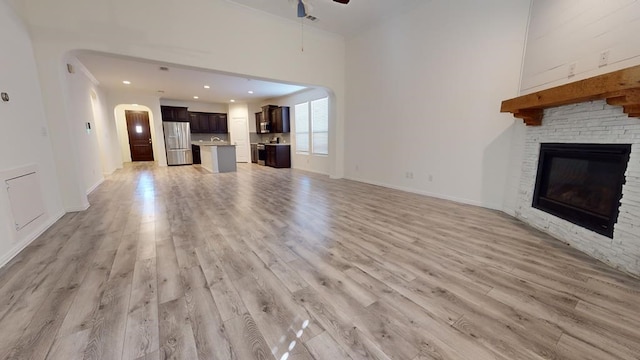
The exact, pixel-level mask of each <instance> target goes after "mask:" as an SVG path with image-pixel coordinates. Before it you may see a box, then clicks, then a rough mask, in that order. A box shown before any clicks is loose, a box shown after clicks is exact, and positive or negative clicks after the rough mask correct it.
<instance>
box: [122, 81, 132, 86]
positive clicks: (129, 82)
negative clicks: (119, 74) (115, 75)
mask: <svg viewBox="0 0 640 360" xmlns="http://www.w3.org/2000/svg"><path fill="white" fill-rule="evenodd" d="M122 83H123V84H125V85H131V81H129V80H124V81H122Z"/></svg>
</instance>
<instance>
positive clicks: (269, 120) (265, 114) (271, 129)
mask: <svg viewBox="0 0 640 360" xmlns="http://www.w3.org/2000/svg"><path fill="white" fill-rule="evenodd" d="M290 131H291V130H290V127H289V107H288V106H275V105H265V106H263V107H262V112H259V113H256V132H257V133H258V134H268V133H288V132H290Z"/></svg>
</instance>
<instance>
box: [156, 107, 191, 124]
mask: <svg viewBox="0 0 640 360" xmlns="http://www.w3.org/2000/svg"><path fill="white" fill-rule="evenodd" d="M160 112H161V113H162V121H184V122H186V121H189V111H187V108H186V107H179V106H160Z"/></svg>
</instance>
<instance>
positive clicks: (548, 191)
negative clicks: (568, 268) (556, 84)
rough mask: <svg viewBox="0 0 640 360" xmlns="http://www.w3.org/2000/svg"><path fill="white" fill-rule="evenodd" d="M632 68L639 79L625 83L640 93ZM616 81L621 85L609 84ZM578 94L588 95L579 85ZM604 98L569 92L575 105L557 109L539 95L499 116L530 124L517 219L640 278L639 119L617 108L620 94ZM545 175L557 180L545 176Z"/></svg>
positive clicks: (629, 109)
mask: <svg viewBox="0 0 640 360" xmlns="http://www.w3.org/2000/svg"><path fill="white" fill-rule="evenodd" d="M631 69H632V70H633V71H634V72H635V75H634V76H635V77H636V79H635V80H630V81H629V83H632V84H635V86H637V87H640V67H636V68H631ZM601 77H602V76H601ZM601 77H600V78H601ZM594 79H597V78H594ZM587 80H590V79H587ZM584 81H586V80H583V81H582V82H584ZM616 82H617V83H618V84H622V85H624V82H622V81H612V82H611V84H615V83H616ZM601 83H602V81H596V82H595V84H596V86H597V85H599V84H601ZM574 84H576V83H574ZM571 85H572V84H569V85H564V87H567V86H571ZM583 87H586V88H588V89H592V88H593V86H582V85H580V86H577V88H583ZM557 89H558V88H554V89H550V91H551V92H554V91H555V92H557V91H558V90H557ZM573 89H574V90H575V89H576V87H573ZM606 91H607V93H604V94H598V95H597V96H595V95H594V94H591V95H588V94H587V95H582V96H581V95H580V94H578V95H576V94H575V91H573V93H574V94H573V95H575V101H573V102H574V103H572V101H570V99H568V98H564V99H561V100H560V101H555V102H554V101H553V100H550V98H549V97H545V96H547V95H548V93H544V92H541V93H536V94H530V95H525V96H524V97H520V98H516V99H512V100H517V102H518V104H517V105H518V106H517V107H513V108H509V106H510V104H509V103H508V102H509V101H511V100H507V101H505V102H503V111H510V112H513V113H514V114H515V115H516V116H517V117H520V118H523V120H524V121H525V123H527V124H528V125H534V126H527V128H526V135H525V145H524V152H523V154H524V155H523V162H522V168H521V176H520V183H519V191H518V198H517V204H516V208H515V214H516V217H517V218H518V219H520V220H522V221H524V222H525V223H527V224H529V225H531V226H533V227H535V228H538V229H540V230H542V231H544V232H547V233H548V234H550V235H552V236H553V237H555V238H557V239H559V240H561V241H563V242H565V243H567V244H569V245H571V246H573V247H575V248H577V249H579V250H581V251H583V252H585V253H587V254H589V255H591V256H593V257H595V258H597V259H600V260H602V261H604V262H606V263H608V264H610V265H612V266H614V267H616V268H619V269H621V270H624V271H627V272H629V273H632V274H635V275H640V119H638V118H637V116H640V113H638V108H637V105H635V104H630V105H629V104H619V103H618V102H619V101H621V100H620V97H618V95H617V94H618V93H617V92H618V91H619V89H608V90H606ZM625 91H626V90H625ZM637 91H638V89H636V88H633V89H632V90H631V92H632V93H630V94H631V95H628V96H627V97H626V98H625V100H624V101H628V102H634V101H638V100H640V98H638V97H637ZM560 93H564V92H563V91H560ZM611 94H613V95H611ZM527 96H528V97H529V98H528V100H533V101H534V102H536V101H537V102H538V103H537V104H535V105H534V107H533V108H532V107H529V108H527V105H526V104H525V102H523V101H522V99H523V98H525V97H527ZM596 98H599V99H596ZM594 99H596V100H594ZM545 101H546V103H544V102H545ZM541 102H542V103H543V104H542V105H541V104H540V103H541ZM505 103H507V105H506V107H507V108H506V109H505ZM620 105H622V106H620ZM567 151H568V152H569V153H567ZM589 151H594V152H595V153H596V154H595V158H596V161H594V162H591V163H590V164H589V163H588V161H585V159H586V158H588V157H589V156H591V155H594V154H591V155H589V154H587V153H588V152H589ZM563 152H564V153H563ZM598 152H600V154H597V153H598ZM572 153H573V154H572ZM554 159H555V160H554ZM545 169H546V170H554V171H556V174H555V175H552V176H551V177H550V175H549V174H547V175H544V174H543V173H544V171H545ZM605 187H606V188H608V189H609V190H603V188H605ZM558 205H560V207H562V206H564V208H565V210H566V209H569V211H568V213H569V214H567V212H564V213H563V212H562V211H560V210H558ZM571 213H573V215H574V218H573V219H572V218H571V215H572V214H571ZM576 218H577V219H576Z"/></svg>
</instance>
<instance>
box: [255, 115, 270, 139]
mask: <svg viewBox="0 0 640 360" xmlns="http://www.w3.org/2000/svg"><path fill="white" fill-rule="evenodd" d="M268 132H269V124H268V123H267V122H266V121H264V120H263V117H262V112H257V113H256V133H258V134H267V133H268Z"/></svg>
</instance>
